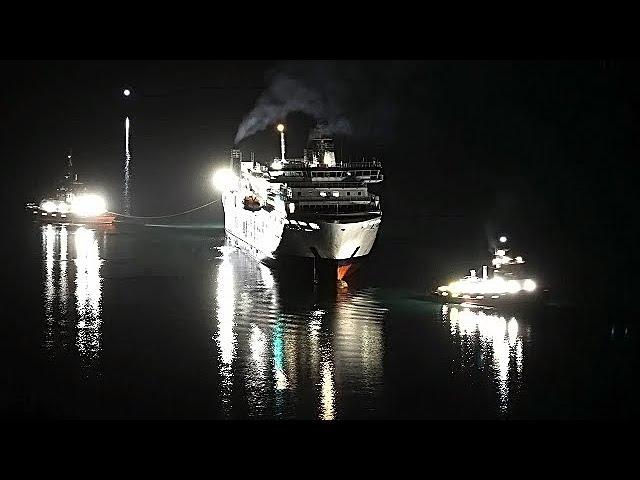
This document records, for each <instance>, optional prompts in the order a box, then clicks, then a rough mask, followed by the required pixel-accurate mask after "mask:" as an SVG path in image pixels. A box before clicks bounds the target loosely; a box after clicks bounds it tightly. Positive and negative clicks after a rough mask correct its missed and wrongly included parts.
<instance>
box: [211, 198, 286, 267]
mask: <svg viewBox="0 0 640 480" xmlns="http://www.w3.org/2000/svg"><path fill="white" fill-rule="evenodd" d="M222 206H223V209H224V229H225V231H226V232H227V233H228V234H230V235H231V236H232V237H234V238H235V239H237V240H239V241H240V242H241V244H239V245H238V246H241V247H243V249H245V250H247V251H248V252H249V253H251V255H252V256H254V257H255V258H256V259H257V260H259V261H265V260H266V261H268V260H273V259H275V251H276V249H277V248H278V245H280V242H281V240H282V232H283V229H284V225H285V221H286V216H285V214H284V212H281V211H279V210H278V209H274V210H272V211H267V210H265V209H260V210H255V211H254V210H246V209H245V208H244V207H243V204H242V196H241V195H239V194H237V193H235V192H228V193H225V194H224V195H223V196H222Z"/></svg>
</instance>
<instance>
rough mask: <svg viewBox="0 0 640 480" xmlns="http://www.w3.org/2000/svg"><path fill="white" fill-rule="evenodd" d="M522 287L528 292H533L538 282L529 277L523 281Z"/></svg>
mask: <svg viewBox="0 0 640 480" xmlns="http://www.w3.org/2000/svg"><path fill="white" fill-rule="evenodd" d="M522 288H524V289H525V290H526V291H527V292H533V291H534V290H535V289H536V282H534V281H533V280H531V279H530V278H527V279H526V280H525V281H524V282H523V283H522Z"/></svg>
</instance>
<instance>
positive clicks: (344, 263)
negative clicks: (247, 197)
mask: <svg viewBox="0 0 640 480" xmlns="http://www.w3.org/2000/svg"><path fill="white" fill-rule="evenodd" d="M223 208H224V222H225V230H226V232H227V233H228V234H229V235H230V236H231V237H233V239H234V242H235V245H237V246H238V247H241V248H243V249H244V250H246V251H247V252H248V253H250V254H251V255H252V256H253V257H255V258H256V259H257V260H258V261H261V262H263V263H266V264H268V265H274V264H276V263H277V262H276V261H277V260H284V261H286V259H287V258H291V257H296V258H306V259H314V258H315V259H316V260H317V261H319V263H322V264H323V265H324V267H325V269H326V267H327V266H329V268H330V269H333V275H334V278H336V279H338V280H342V279H343V278H344V277H345V276H346V275H347V273H348V272H349V270H350V268H351V266H352V264H354V263H355V262H356V261H358V260H361V259H362V258H363V257H365V256H366V255H368V254H369V252H370V251H371V249H372V247H373V245H374V243H375V240H376V237H377V234H378V229H379V227H380V223H381V216H380V215H375V216H373V218H365V219H363V220H357V221H353V220H347V219H341V220H326V221H323V220H320V219H319V218H317V217H306V220H303V218H305V217H299V218H300V220H298V221H290V220H288V219H287V218H286V217H285V215H284V213H283V212H279V211H278V210H277V209H274V210H273V211H271V212H268V211H266V210H264V209H262V210H258V211H250V210H246V209H244V208H243V207H242V204H241V202H239V201H238V198H237V197H235V198H234V195H232V194H230V195H225V196H223ZM307 220H308V221H307Z"/></svg>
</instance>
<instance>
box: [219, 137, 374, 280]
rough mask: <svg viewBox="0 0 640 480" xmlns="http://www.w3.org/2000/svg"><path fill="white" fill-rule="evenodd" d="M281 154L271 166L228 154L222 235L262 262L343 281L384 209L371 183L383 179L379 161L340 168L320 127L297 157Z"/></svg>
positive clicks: (235, 153) (366, 246)
mask: <svg viewBox="0 0 640 480" xmlns="http://www.w3.org/2000/svg"><path fill="white" fill-rule="evenodd" d="M279 131H280V133H281V145H282V155H281V157H280V158H275V159H274V160H273V162H271V164H270V165H263V164H260V163H258V162H256V161H255V160H253V158H252V159H251V160H249V161H246V160H245V159H244V158H243V157H242V153H241V152H240V151H238V150H232V153H231V165H232V171H233V175H232V176H231V179H232V180H231V181H230V182H227V185H226V186H225V188H224V189H223V192H222V201H223V207H224V215H225V229H226V231H227V232H228V233H229V234H230V235H231V236H232V237H233V238H234V239H235V242H236V243H237V244H238V245H241V246H243V247H245V249H246V250H248V251H249V252H251V253H252V254H253V255H254V256H255V257H256V258H257V259H258V260H260V261H263V262H264V263H267V264H269V263H272V262H274V261H278V260H279V261H286V259H287V258H307V259H313V261H314V265H316V266H317V267H318V269H319V270H324V271H329V272H331V275H333V278H334V279H336V280H337V281H338V282H342V281H343V279H344V277H345V276H346V275H347V273H348V272H349V271H350V269H351V268H352V266H353V265H354V264H355V263H356V262H357V261H358V260H361V259H362V258H363V257H365V256H366V255H368V254H369V252H370V251H371V248H372V247H373V244H374V242H375V239H376V236H377V233H378V229H379V227H380V222H381V218H382V210H381V206H380V198H379V196H377V195H375V194H373V193H371V192H369V188H368V187H369V185H370V184H375V183H379V182H381V181H382V180H383V174H382V165H381V163H380V162H379V161H361V162H338V161H336V155H335V150H334V145H333V139H332V138H331V137H330V136H329V135H328V134H327V132H326V129H325V128H323V126H320V127H318V128H316V129H315V130H314V131H313V132H312V133H311V135H310V141H309V145H308V148H307V149H305V152H304V156H303V157H302V158H289V159H286V158H285V155H284V127H282V126H279Z"/></svg>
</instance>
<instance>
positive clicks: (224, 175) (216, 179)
mask: <svg viewBox="0 0 640 480" xmlns="http://www.w3.org/2000/svg"><path fill="white" fill-rule="evenodd" d="M212 181H213V186H214V187H215V188H216V189H217V190H220V191H224V190H230V189H232V188H233V187H234V186H236V185H237V184H238V177H237V176H236V175H235V174H234V173H233V172H232V171H231V170H229V169H228V168H223V169H221V170H218V171H217V172H216V173H214V174H213V179H212Z"/></svg>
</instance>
